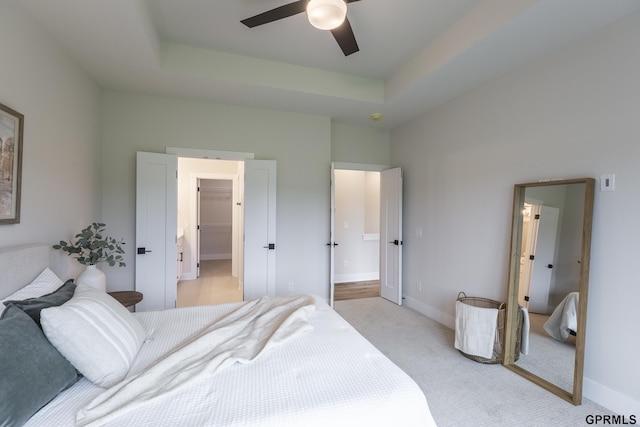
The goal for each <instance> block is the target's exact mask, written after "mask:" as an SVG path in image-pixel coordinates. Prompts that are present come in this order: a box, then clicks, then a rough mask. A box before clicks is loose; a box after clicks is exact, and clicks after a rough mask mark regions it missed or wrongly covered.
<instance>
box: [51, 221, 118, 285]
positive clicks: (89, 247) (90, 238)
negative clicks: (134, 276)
mask: <svg viewBox="0 0 640 427" xmlns="http://www.w3.org/2000/svg"><path fill="white" fill-rule="evenodd" d="M105 227H106V225H105V224H103V223H99V222H94V223H92V224H91V225H89V226H88V227H86V228H84V229H83V230H82V231H81V232H80V233H78V234H76V235H75V241H69V243H67V242H65V241H64V240H60V243H58V244H56V245H53V248H54V249H62V250H63V251H65V252H67V253H68V254H69V256H71V257H73V258H75V259H77V260H78V262H79V263H80V264H82V265H84V266H86V268H85V270H84V271H83V272H82V273H81V274H80V275H79V276H78V279H77V280H76V281H77V283H79V284H85V285H88V286H92V287H94V288H98V289H102V290H106V279H105V275H104V273H103V272H102V271H100V270H99V269H98V267H97V266H96V264H98V263H99V262H106V263H107V264H108V265H109V266H110V267H113V266H114V265H116V264H117V265H118V266H119V267H125V266H126V264H125V262H124V257H123V254H124V249H123V248H122V246H123V245H124V241H123V240H122V239H121V240H116V239H114V238H113V237H109V236H105V235H104V230H105Z"/></svg>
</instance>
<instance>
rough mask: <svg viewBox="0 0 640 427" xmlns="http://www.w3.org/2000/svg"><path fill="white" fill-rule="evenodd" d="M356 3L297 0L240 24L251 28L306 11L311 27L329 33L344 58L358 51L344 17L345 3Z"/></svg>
mask: <svg viewBox="0 0 640 427" xmlns="http://www.w3.org/2000/svg"><path fill="white" fill-rule="evenodd" d="M356 1H360V0H299V1H295V2H293V3H289V4H285V5H284V6H280V7H276V8H275V9H271V10H268V11H266V12H264V13H261V14H259V15H255V16H252V17H251V18H247V19H243V20H242V21H240V22H242V23H243V24H244V25H246V26H247V27H249V28H253V27H257V26H258V25H264V24H268V23H269V22H273V21H277V20H279V19H283V18H288V17H289V16H293V15H297V14H299V13H302V12H305V11H306V12H307V17H308V18H309V22H310V23H311V25H313V26H314V27H316V28H319V29H321V30H329V31H331V34H333V37H334V38H335V39H336V41H337V42H338V46H340V49H342V52H343V53H344V56H349V55H351V54H352V53H356V52H358V51H359V50H360V49H359V48H358V43H357V42H356V37H355V35H354V34H353V29H352V28H351V24H350V23H349V20H348V19H347V16H346V15H347V3H353V2H356Z"/></svg>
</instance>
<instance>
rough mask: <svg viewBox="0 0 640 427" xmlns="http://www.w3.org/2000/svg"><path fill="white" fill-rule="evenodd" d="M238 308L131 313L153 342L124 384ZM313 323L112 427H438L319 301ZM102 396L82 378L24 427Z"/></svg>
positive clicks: (377, 355)
mask: <svg viewBox="0 0 640 427" xmlns="http://www.w3.org/2000/svg"><path fill="white" fill-rule="evenodd" d="M242 304H243V303H235V304H222V305H215V306H203V307H189V308H179V309H172V310H165V311H158V312H141V313H135V315H136V317H137V318H138V320H140V322H141V324H142V325H143V326H144V328H145V330H147V331H154V332H153V333H152V337H151V339H150V340H149V342H146V343H145V344H144V345H143V346H142V348H141V350H140V353H139V354H138V356H137V357H136V359H135V360H134V363H133V366H132V368H131V371H130V372H129V374H128V376H127V378H130V377H133V376H136V375H138V374H139V373H141V372H143V371H144V370H145V369H146V368H147V367H148V366H149V365H151V364H153V362H155V361H156V360H157V359H158V358H160V357H162V356H163V355H164V354H167V353H168V352H169V351H171V349H174V348H176V347H179V346H181V345H183V344H184V343H185V342H187V341H190V340H191V339H192V338H193V337H194V335H196V334H198V332H199V331H201V330H202V329H203V328H205V327H206V326H207V325H209V324H210V323H211V322H212V321H213V320H216V319H220V318H222V317H223V316H225V315H227V314H229V313H231V312H232V311H234V310H235V309H237V308H238V307H240V306H241V305H242ZM309 323H310V324H311V325H312V326H313V330H311V331H309V332H307V333H303V334H301V335H299V336H298V337H296V338H295V339H292V340H289V341H287V342H285V343H283V344H281V345H279V346H278V347H276V348H273V349H271V350H270V351H264V352H262V354H261V355H260V357H259V358H258V359H257V360H255V361H254V362H252V363H249V364H241V363H236V364H234V365H232V366H230V367H229V368H227V369H225V370H222V371H219V372H218V373H217V374H216V375H215V376H213V377H212V378H210V379H207V380H204V381H196V382H195V383H194V384H190V385H189V386H188V387H184V388H182V389H180V390H178V391H177V392H175V393H173V394H172V395H171V396H170V397H160V398H159V399H157V400H155V401H153V402H149V403H148V404H146V405H143V406H141V407H140V408H138V409H136V410H134V411H131V412H129V413H126V414H124V415H122V416H120V417H118V418H115V419H113V420H111V421H109V422H108V423H107V424H106V425H107V426H109V427H114V426H127V427H128V426H136V427H144V426H149V427H151V426H155V427H157V426H189V427H198V426H223V427H230V426H239V425H241V426H247V427H294V426H295V427H299V426H305V427H316V426H317V427H326V426H334V427H337V426H345V427H346V426H358V425H392V426H395V425H397V426H403V427H414V426H415V427H418V426H421V427H424V426H435V422H434V420H433V418H432V416H431V413H430V411H429V407H428V405H427V401H426V399H425V397H424V394H423V393H422V391H421V390H420V388H419V387H418V385H417V384H416V383H415V382H414V381H413V380H412V379H411V378H410V377H409V376H408V375H407V374H406V373H405V372H404V371H402V370H401V369H400V368H398V367H397V366H396V365H395V364H394V363H393V362H391V361H390V360H389V359H388V358H387V357H386V356H384V355H383V354H382V353H381V352H380V351H379V350H377V349H376V348H375V347H374V346H373V345H372V344H371V343H369V342H368V341H367V340H366V339H365V338H364V337H363V336H362V335H360V334H359V333H358V332H357V331H356V330H355V329H354V328H353V327H352V326H351V325H350V324H349V323H347V322H346V321H345V320H344V319H342V317H340V316H339V315H338V314H337V313H336V312H335V311H334V310H332V309H331V308H330V307H329V306H328V305H327V304H326V303H324V302H323V301H320V300H316V311H315V312H313V313H311V315H310V317H309ZM425 363H428V361H425ZM102 393H104V389H102V388H100V387H97V386H94V385H93V384H91V383H90V382H89V381H87V380H86V379H84V378H83V379H81V380H80V381H78V382H77V383H76V384H75V385H74V386H73V387H71V388H69V389H68V390H66V391H64V392H62V393H61V394H60V395H58V397H56V398H55V399H54V400H53V401H52V402H50V403H49V404H48V405H47V406H45V407H44V408H43V409H42V410H40V411H39V412H38V413H37V414H35V415H34V416H33V417H32V418H31V420H29V422H28V423H27V426H28V427H34V426H38V427H40V426H56V427H69V426H74V425H75V423H76V414H77V413H78V411H80V410H81V409H82V408H85V407H86V406H87V405H88V404H89V402H91V401H92V400H93V399H95V398H96V397H98V396H99V395H100V394H102Z"/></svg>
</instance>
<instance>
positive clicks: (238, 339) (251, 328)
mask: <svg viewBox="0 0 640 427" xmlns="http://www.w3.org/2000/svg"><path fill="white" fill-rule="evenodd" d="M314 310H315V305H314V299H313V297H311V296H299V297H291V298H269V297H262V298H259V299H255V300H252V301H249V302H247V303H246V304H243V305H242V306H240V307H239V308H238V309H237V310H235V311H233V312H231V313H229V314H228V315H226V316H224V317H223V318H222V319H219V320H218V321H216V322H214V323H212V324H210V325H209V326H207V327H206V328H205V329H203V330H202V331H201V332H200V333H199V334H197V335H196V336H194V337H193V338H192V339H190V340H189V341H187V342H186V343H184V344H182V345H180V346H179V347H177V348H176V349H175V350H173V351H171V352H170V353H168V354H167V355H165V356H164V357H163V358H161V359H160V360H158V361H157V362H156V363H154V364H152V365H150V366H149V367H148V368H147V369H145V370H144V371H142V372H140V373H139V374H138V375H135V376H133V377H131V378H128V379H125V380H124V381H122V382H121V383H119V384H116V385H115V386H113V387H111V388H110V389H108V390H106V391H105V392H104V393H103V394H101V395H99V396H98V397H96V398H95V399H94V400H93V401H92V402H90V403H89V405H87V407H85V408H84V409H82V410H80V411H79V412H78V414H77V424H78V425H80V426H88V425H90V426H98V425H103V424H106V423H108V422H109V421H111V420H113V419H115V418H117V417H120V416H121V415H123V414H126V413H127V412H129V411H133V410H135V409H136V408H138V407H140V406H141V405H144V404H145V403H147V402H152V401H155V400H156V399H158V398H161V397H162V398H166V397H167V396H170V395H171V394H172V393H175V392H177V391H178V390H181V389H182V388H183V387H186V386H188V385H189V384H190V383H191V382H192V381H197V380H202V379H205V378H210V377H212V376H213V375H215V374H216V373H218V372H220V371H222V370H223V369H225V368H227V367H229V366H231V365H232V364H234V363H235V362H239V363H249V362H251V361H253V360H255V359H256V357H258V356H259V355H260V354H261V353H262V352H264V351H265V350H267V349H270V348H272V347H275V346H277V345H279V344H282V343H284V342H286V341H287V340H290V339H291V338H293V337H295V336H297V335H298V334H300V333H302V332H305V331H308V330H310V329H311V328H312V326H311V325H310V324H309V323H308V318H309V315H310V314H311V312H313V311H314Z"/></svg>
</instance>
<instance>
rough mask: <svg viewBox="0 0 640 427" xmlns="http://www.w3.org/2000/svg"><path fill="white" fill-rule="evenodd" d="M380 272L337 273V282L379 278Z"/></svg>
mask: <svg viewBox="0 0 640 427" xmlns="http://www.w3.org/2000/svg"><path fill="white" fill-rule="evenodd" d="M379 279H380V273H379V272H378V271H370V272H368V273H366V272H365V273H348V274H336V275H335V283H349V282H365V281H370V280H379Z"/></svg>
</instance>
